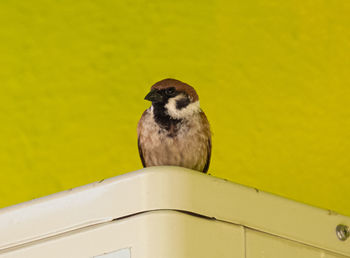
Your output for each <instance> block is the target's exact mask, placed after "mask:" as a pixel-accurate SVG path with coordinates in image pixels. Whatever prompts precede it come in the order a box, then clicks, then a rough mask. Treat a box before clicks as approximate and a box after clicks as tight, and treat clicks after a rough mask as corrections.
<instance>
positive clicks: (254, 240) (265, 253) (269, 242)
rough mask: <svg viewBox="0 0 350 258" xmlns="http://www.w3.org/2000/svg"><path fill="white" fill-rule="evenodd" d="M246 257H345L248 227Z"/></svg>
mask: <svg viewBox="0 0 350 258" xmlns="http://www.w3.org/2000/svg"><path fill="white" fill-rule="evenodd" d="M246 246H247V250H246V251H247V256H246V258H345V257H349V256H342V255H337V254H334V253H330V252H327V251H325V250H322V249H319V248H314V247H310V246H308V245H305V244H302V243H298V242H294V241H290V240H286V239H283V238H280V237H277V236H272V235H269V234H266V233H262V232H258V231H255V230H249V229H246Z"/></svg>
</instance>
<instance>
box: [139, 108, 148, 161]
mask: <svg viewBox="0 0 350 258" xmlns="http://www.w3.org/2000/svg"><path fill="white" fill-rule="evenodd" d="M147 114H148V109H147V110H145V111H144V112H143V114H142V116H141V118H140V121H139V123H138V124H137V145H138V149H139V154H140V158H141V162H142V166H143V167H146V162H145V157H144V154H143V150H142V143H141V136H142V135H141V134H142V131H143V123H144V122H145V117H146V116H147Z"/></svg>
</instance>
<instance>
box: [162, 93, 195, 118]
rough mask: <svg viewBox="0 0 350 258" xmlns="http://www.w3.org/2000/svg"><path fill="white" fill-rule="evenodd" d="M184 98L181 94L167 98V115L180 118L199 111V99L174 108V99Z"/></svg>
mask: <svg viewBox="0 0 350 258" xmlns="http://www.w3.org/2000/svg"><path fill="white" fill-rule="evenodd" d="M182 98H185V96H183V95H178V96H176V97H175V98H171V99H169V101H168V103H167V104H166V105H165V108H166V110H167V111H168V114H169V116H171V117H172V118H175V119H181V118H186V117H190V116H192V115H193V114H195V113H198V112H200V110H201V109H200V106H199V101H198V100H197V101H196V102H192V103H190V104H188V105H187V106H186V107H184V108H181V109H177V108H176V101H178V100H180V99H182Z"/></svg>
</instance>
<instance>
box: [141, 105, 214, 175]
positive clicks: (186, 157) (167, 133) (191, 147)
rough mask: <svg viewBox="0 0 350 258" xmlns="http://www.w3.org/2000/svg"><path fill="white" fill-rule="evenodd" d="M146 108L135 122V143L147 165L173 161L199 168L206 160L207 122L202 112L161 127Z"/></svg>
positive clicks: (208, 134)
mask: <svg viewBox="0 0 350 258" xmlns="http://www.w3.org/2000/svg"><path fill="white" fill-rule="evenodd" d="M152 111H153V110H152V108H149V109H147V110H146V111H145V112H144V114H143V115H142V118H141V119H140V122H139V124H138V135H139V145H140V146H139V147H140V148H141V150H142V154H143V158H144V162H145V163H146V165H147V166H159V165H176V166H184V167H189V168H192V169H197V170H202V169H203V167H204V166H205V164H206V162H207V157H208V153H209V152H210V150H209V149H208V142H209V141H210V129H209V123H208V121H207V119H206V117H205V115H204V113H203V112H198V113H194V114H193V116H192V117H191V119H189V120H182V121H181V122H179V123H176V124H173V125H172V126H170V127H169V128H164V127H161V126H160V125H159V124H158V123H157V122H156V121H155V119H154V116H153V112H152Z"/></svg>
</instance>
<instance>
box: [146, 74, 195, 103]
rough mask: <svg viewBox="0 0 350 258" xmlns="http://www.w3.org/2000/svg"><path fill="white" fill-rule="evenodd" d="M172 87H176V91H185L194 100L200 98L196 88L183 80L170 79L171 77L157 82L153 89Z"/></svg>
mask: <svg viewBox="0 0 350 258" xmlns="http://www.w3.org/2000/svg"><path fill="white" fill-rule="evenodd" d="M170 87H174V88H175V90H176V91H179V92H185V93H186V94H187V95H188V96H189V97H190V98H191V101H192V102H195V101H197V100H198V99H199V98H198V95H197V92H196V91H195V90H194V88H193V87H192V86H190V85H188V84H187V83H184V82H182V81H179V80H175V79H170V78H169V79H164V80H161V81H159V82H157V83H155V84H154V85H153V86H152V87H151V90H163V89H167V88H170Z"/></svg>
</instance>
